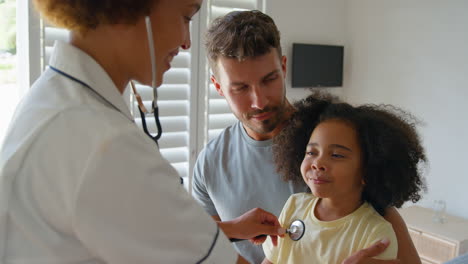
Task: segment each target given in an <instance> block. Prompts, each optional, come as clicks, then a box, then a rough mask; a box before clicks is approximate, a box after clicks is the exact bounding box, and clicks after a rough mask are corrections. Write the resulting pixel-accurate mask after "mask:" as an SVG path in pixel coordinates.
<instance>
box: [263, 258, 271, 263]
mask: <svg viewBox="0 0 468 264" xmlns="http://www.w3.org/2000/svg"><path fill="white" fill-rule="evenodd" d="M262 264H273V262H270V261H269V260H268V259H267V258H265V259H264V260H263V261H262Z"/></svg>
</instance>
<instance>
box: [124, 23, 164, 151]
mask: <svg viewBox="0 0 468 264" xmlns="http://www.w3.org/2000/svg"><path fill="white" fill-rule="evenodd" d="M145 23H146V33H147V36H148V45H149V52H150V59H151V77H152V81H151V86H152V88H153V102H152V104H151V108H152V109H151V110H152V111H151V112H153V115H154V120H155V122H156V127H157V129H158V133H157V134H156V136H153V135H151V133H150V132H149V130H148V127H147V125H146V114H147V113H148V112H149V111H148V110H147V109H146V107H145V106H144V104H143V100H142V99H141V96H140V94H139V93H138V92H137V90H136V88H135V84H134V83H133V82H130V85H131V86H132V90H133V94H135V98H136V99H137V103H138V111H139V112H140V117H141V125H142V127H143V131H144V132H145V134H146V135H148V137H150V138H151V139H152V140H153V141H154V142H155V143H156V145H158V146H159V144H158V140H159V139H160V138H161V135H162V128H161V122H160V121H159V107H158V89H157V83H156V55H155V54H154V41H153V29H152V27H151V20H150V18H149V16H147V17H145Z"/></svg>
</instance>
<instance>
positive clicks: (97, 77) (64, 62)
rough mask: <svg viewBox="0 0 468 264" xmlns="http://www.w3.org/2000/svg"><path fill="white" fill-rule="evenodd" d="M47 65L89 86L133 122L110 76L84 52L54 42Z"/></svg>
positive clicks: (68, 45) (65, 44)
mask: <svg viewBox="0 0 468 264" xmlns="http://www.w3.org/2000/svg"><path fill="white" fill-rule="evenodd" d="M49 65H50V66H52V67H54V68H56V69H57V70H59V71H62V72H64V73H66V74H68V75H70V76H72V77H74V78H76V79H78V80H80V81H82V82H84V83H86V84H87V85H89V86H90V87H91V88H92V89H93V90H94V91H95V92H96V93H98V94H100V95H101V96H102V97H104V98H105V99H106V100H107V101H109V102H110V103H111V104H112V105H113V106H115V107H116V108H117V109H118V110H119V111H120V112H122V113H123V114H124V115H125V116H126V117H127V118H128V119H130V120H132V121H133V116H132V114H131V113H130V109H129V108H128V106H127V104H126V103H125V101H124V99H123V96H122V94H120V92H119V90H118V89H117V87H116V86H115V84H114V82H113V81H112V79H111V78H110V76H109V75H108V74H107V72H106V71H105V70H104V69H103V68H102V67H101V65H99V64H98V63H97V62H96V61H95V60H94V59H93V58H92V57H91V56H89V55H88V54H86V53H85V52H84V51H82V50H80V49H79V48H77V47H75V46H73V45H70V44H68V43H65V42H63V41H56V42H55V45H54V52H53V53H52V56H51V58H50V62H49Z"/></svg>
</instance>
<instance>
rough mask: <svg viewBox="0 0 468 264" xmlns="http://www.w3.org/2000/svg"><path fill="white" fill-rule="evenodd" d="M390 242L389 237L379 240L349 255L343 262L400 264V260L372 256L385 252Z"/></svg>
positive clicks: (355, 263)
mask: <svg viewBox="0 0 468 264" xmlns="http://www.w3.org/2000/svg"><path fill="white" fill-rule="evenodd" d="M389 244H390V241H389V240H388V239H383V240H380V241H377V242H376V243H374V244H373V245H372V246H370V247H368V248H365V249H362V250H359V251H358V252H356V253H354V254H353V255H351V256H349V257H348V258H347V259H345V260H344V261H343V263H342V264H399V263H400V261H399V260H380V259H374V258H372V257H375V256H378V255H379V254H380V253H382V252H384V251H385V249H386V248H387V247H388V245H389Z"/></svg>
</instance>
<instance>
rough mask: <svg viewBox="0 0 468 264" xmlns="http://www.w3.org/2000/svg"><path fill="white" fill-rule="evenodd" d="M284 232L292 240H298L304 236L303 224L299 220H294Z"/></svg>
mask: <svg viewBox="0 0 468 264" xmlns="http://www.w3.org/2000/svg"><path fill="white" fill-rule="evenodd" d="M286 232H287V233H288V234H289V237H290V238H291V239H292V240H294V241H298V240H299V239H301V238H302V236H304V233H305V224H304V222H302V221H301V220H294V221H293V222H292V223H291V225H290V226H289V228H288V230H286Z"/></svg>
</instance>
